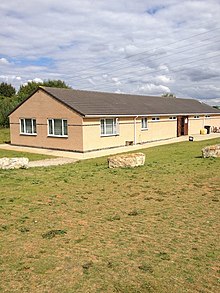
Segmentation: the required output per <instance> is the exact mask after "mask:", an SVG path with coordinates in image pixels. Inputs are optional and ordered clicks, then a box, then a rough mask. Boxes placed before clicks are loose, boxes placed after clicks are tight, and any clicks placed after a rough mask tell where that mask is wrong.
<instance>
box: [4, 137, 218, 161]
mask: <svg viewBox="0 0 220 293" xmlns="http://www.w3.org/2000/svg"><path fill="white" fill-rule="evenodd" d="M193 137H194V141H201V140H208V139H213V138H219V139H220V133H211V134H207V135H194V136H193ZM188 140H189V137H188V136H181V137H175V138H172V139H167V140H161V141H154V142H149V143H145V144H142V145H134V146H124V147H120V148H114V149H108V150H101V151H92V152H88V153H83V154H82V153H74V152H68V151H57V150H51V149H41V148H31V147H20V146H13V145H10V144H0V149H5V150H11V151H19V152H27V153H35V154H43V155H49V156H55V157H59V158H71V159H73V160H74V161H78V160H85V159H91V158H97V157H102V156H109V155H113V154H118V153H125V152H129V151H136V150H141V149H145V148H150V147H155V146H159V145H165V144H171V143H176V142H182V141H188ZM192 143H193V142H192ZM54 165H56V164H55V161H54ZM57 165H58V163H57Z"/></svg>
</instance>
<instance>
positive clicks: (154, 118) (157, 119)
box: [151, 117, 160, 121]
mask: <svg viewBox="0 0 220 293" xmlns="http://www.w3.org/2000/svg"><path fill="white" fill-rule="evenodd" d="M151 120H152V121H159V120H160V117H152V119H151Z"/></svg>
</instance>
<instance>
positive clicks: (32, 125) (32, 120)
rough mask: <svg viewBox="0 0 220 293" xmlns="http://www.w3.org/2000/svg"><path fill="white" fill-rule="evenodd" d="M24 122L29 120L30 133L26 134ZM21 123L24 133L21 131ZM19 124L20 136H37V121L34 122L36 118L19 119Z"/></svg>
mask: <svg viewBox="0 0 220 293" xmlns="http://www.w3.org/2000/svg"><path fill="white" fill-rule="evenodd" d="M26 120H31V132H27V127H26V123H25V121H26ZM22 121H23V123H24V131H22V127H21V124H22ZM34 121H35V127H34ZM19 124H20V134H22V135H37V120H36V118H20V119H19ZM34 128H35V129H34ZM34 130H35V132H34Z"/></svg>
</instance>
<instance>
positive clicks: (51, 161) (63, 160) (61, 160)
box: [28, 158, 78, 168]
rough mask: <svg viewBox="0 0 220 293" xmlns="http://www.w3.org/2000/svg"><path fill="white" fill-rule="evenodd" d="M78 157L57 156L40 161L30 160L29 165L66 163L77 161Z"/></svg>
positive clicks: (42, 165) (45, 165)
mask: <svg viewBox="0 0 220 293" xmlns="http://www.w3.org/2000/svg"><path fill="white" fill-rule="evenodd" d="M76 161H78V160H76V159H72V158H55V159H46V160H39V161H30V162H29V163H28V167H29V168H32V167H48V166H58V165H64V164H70V163H75V162H76Z"/></svg>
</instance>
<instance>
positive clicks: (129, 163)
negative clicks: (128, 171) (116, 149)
mask: <svg viewBox="0 0 220 293" xmlns="http://www.w3.org/2000/svg"><path fill="white" fill-rule="evenodd" d="M144 162H145V155H144V154H143V153H134V154H126V155H116V156H111V157H109V158H108V166H109V168H126V167H132V168H133V167H137V166H143V165H144Z"/></svg>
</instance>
